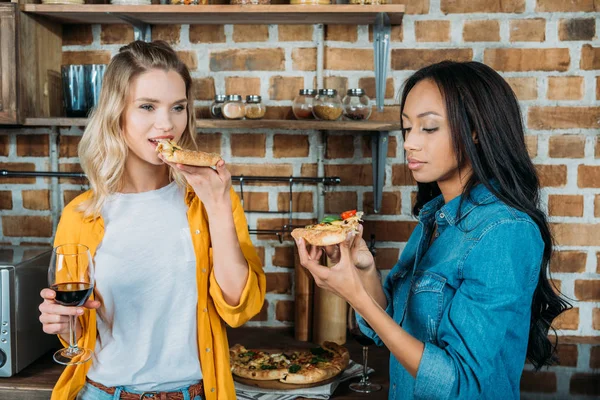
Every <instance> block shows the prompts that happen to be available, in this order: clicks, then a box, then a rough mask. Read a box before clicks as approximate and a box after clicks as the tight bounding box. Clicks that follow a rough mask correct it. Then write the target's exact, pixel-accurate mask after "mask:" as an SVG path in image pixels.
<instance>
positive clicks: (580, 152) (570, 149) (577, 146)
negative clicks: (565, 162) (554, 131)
mask: <svg viewBox="0 0 600 400" xmlns="http://www.w3.org/2000/svg"><path fill="white" fill-rule="evenodd" d="M548 154H549V155H550V157H552V158H583V156H584V155H585V137H584V136H581V135H559V136H551V137H550V141H549V150H548Z"/></svg>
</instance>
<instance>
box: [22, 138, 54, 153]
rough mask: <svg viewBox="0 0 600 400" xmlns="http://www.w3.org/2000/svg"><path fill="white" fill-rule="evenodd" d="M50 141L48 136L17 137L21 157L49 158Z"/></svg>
mask: <svg viewBox="0 0 600 400" xmlns="http://www.w3.org/2000/svg"><path fill="white" fill-rule="evenodd" d="M49 154H50V139H49V137H48V135H17V155H18V156H19V157H48V155H49Z"/></svg>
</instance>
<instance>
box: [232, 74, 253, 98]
mask: <svg viewBox="0 0 600 400" xmlns="http://www.w3.org/2000/svg"><path fill="white" fill-rule="evenodd" d="M225 94H239V95H240V96H242V97H243V98H245V97H246V96H248V95H252V94H258V95H260V78H246V77H241V76H228V77H226V78H225Z"/></svg>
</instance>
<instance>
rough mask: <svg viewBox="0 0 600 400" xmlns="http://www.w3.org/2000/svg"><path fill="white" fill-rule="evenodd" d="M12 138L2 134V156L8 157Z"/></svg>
mask: <svg viewBox="0 0 600 400" xmlns="http://www.w3.org/2000/svg"><path fill="white" fill-rule="evenodd" d="M9 139H10V136H8V135H2V134H0V156H8V148H9Z"/></svg>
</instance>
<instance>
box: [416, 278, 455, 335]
mask: <svg viewBox="0 0 600 400" xmlns="http://www.w3.org/2000/svg"><path fill="white" fill-rule="evenodd" d="M445 285H446V278H444V277H443V276H441V275H438V274H436V273H433V272H428V271H420V270H417V271H415V274H414V276H413V279H412V282H411V288H410V290H411V297H410V300H409V302H410V309H411V312H413V313H414V314H413V315H415V318H414V320H413V321H412V322H413V324H415V325H416V326H415V328H416V330H417V331H418V332H420V333H421V334H420V335H419V336H421V339H422V340H426V341H428V342H431V343H434V344H436V342H437V339H436V338H437V330H438V327H439V324H440V321H441V319H442V313H443V311H444V286H445Z"/></svg>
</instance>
